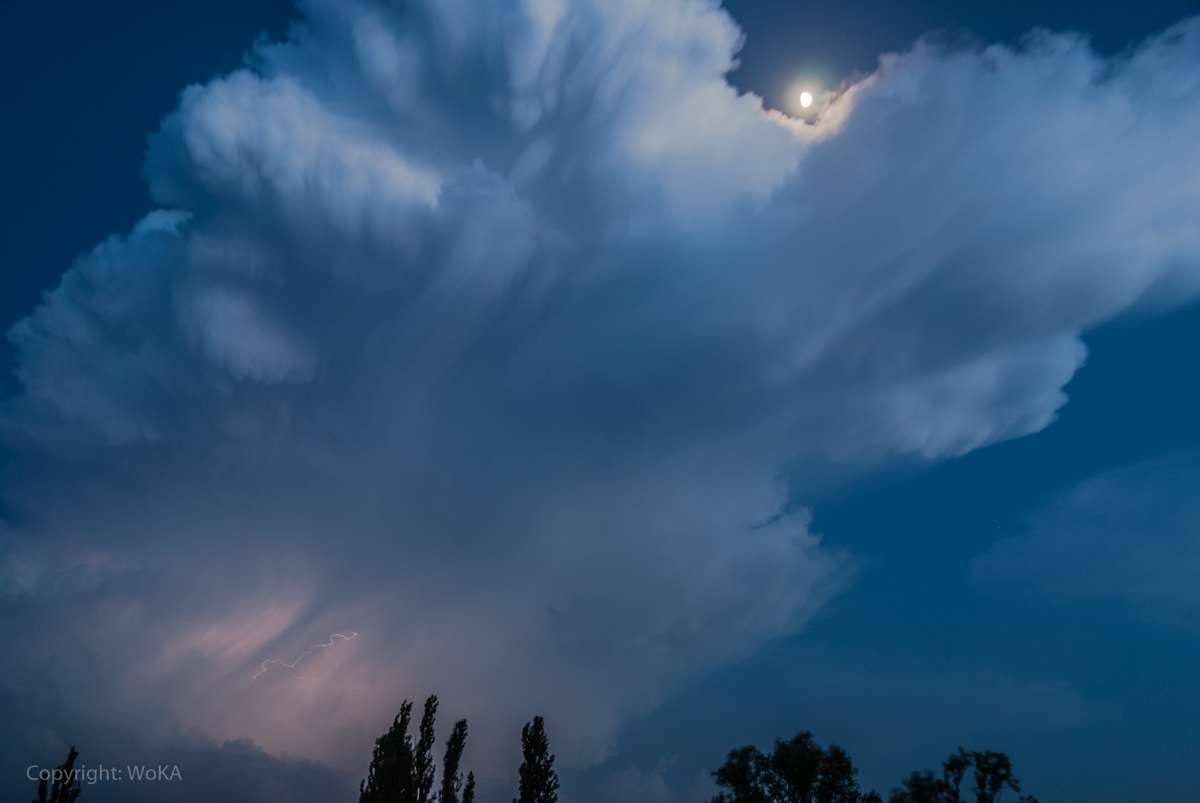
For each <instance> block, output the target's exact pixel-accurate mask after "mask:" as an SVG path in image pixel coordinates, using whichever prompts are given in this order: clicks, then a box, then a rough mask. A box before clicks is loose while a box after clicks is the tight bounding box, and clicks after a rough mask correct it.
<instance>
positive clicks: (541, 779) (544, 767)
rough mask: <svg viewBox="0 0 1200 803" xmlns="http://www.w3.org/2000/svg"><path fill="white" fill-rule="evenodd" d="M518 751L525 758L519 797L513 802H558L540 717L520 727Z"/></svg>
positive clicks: (546, 741) (522, 763) (551, 758)
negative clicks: (519, 750)
mask: <svg viewBox="0 0 1200 803" xmlns="http://www.w3.org/2000/svg"><path fill="white" fill-rule="evenodd" d="M521 752H522V753H523V754H524V757H525V760H524V761H522V762H521V769H520V775H521V785H520V787H519V792H520V797H517V798H515V799H514V800H513V803H558V775H557V774H556V773H555V772H554V756H553V755H551V754H550V740H549V739H547V738H546V727H545V722H544V721H543V720H542V718H541V717H534V718H533V722H531V723H526V724H525V727H523V728H521Z"/></svg>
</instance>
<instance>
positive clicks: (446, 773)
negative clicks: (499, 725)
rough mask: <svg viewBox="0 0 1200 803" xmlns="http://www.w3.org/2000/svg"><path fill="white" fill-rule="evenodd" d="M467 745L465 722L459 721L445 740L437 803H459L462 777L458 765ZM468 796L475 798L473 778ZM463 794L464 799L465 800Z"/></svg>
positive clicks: (472, 778)
mask: <svg viewBox="0 0 1200 803" xmlns="http://www.w3.org/2000/svg"><path fill="white" fill-rule="evenodd" d="M466 743H467V721H466V720H465V719H460V720H459V721H458V722H455V723H454V730H452V731H451V732H450V738H449V739H447V740H446V757H445V758H444V759H442V790H441V792H440V793H439V795H438V803H460V801H459V799H458V793H459V790H461V789H462V784H463V777H462V773H461V772H459V771H458V764H459V762H460V761H461V760H462V754H463V748H464V747H465V746H466ZM470 783H471V787H470V794H471V797H472V798H473V797H474V796H475V776H474V775H472V776H471V778H470ZM465 794H466V793H464V798H465Z"/></svg>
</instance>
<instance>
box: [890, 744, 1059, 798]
mask: <svg viewBox="0 0 1200 803" xmlns="http://www.w3.org/2000/svg"><path fill="white" fill-rule="evenodd" d="M972 767H974V768H975V769H974V772H973V777H974V781H975V787H974V788H973V789H972V790H971V791H972V792H973V793H974V795H975V803H1000V800H1001V796H1002V795H1003V793H1004V790H1005V789H1010V790H1012V792H1013V793H1020V791H1021V786H1020V783H1018V781H1017V779H1016V778H1015V777H1014V776H1013V774H1012V762H1011V761H1010V760H1009V758H1008V756H1006V755H1005V754H1004V753H998V752H995V751H993V750H984V751H982V752H977V751H967V750H964V749H962V748H961V747H959V748H958V752H957V753H954V754H952V755H951V756H950V757H949V758H948V759H946V760H945V762H943V763H942V777H940V778H938V777H937V776H935V775H934V774H933V773H932V772H930V771H929V770H925V771H924V772H914V773H913V774H912V775H910V776H908V777H907V778H905V779H904V782H903V783H902V784H901V786H900V787H899V788H898V789H893V790H892V794H891V796H890V797H889V798H888V800H889V803H966V801H964V800H963V797H962V780H963V776H965V775H966V773H967V770H968V769H970V768H972ZM1015 803H1037V799H1036V798H1034V797H1033V796H1032V795H1023V796H1022V797H1020V798H1018V799H1017V800H1016V801H1015Z"/></svg>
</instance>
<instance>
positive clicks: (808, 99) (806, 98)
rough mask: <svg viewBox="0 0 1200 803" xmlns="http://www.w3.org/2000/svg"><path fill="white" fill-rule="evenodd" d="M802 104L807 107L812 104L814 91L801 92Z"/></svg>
mask: <svg viewBox="0 0 1200 803" xmlns="http://www.w3.org/2000/svg"><path fill="white" fill-rule="evenodd" d="M800 105H801V106H803V107H804V108H806V109H807V108H808V107H809V106H811V105H812V93H811V92H801V93H800Z"/></svg>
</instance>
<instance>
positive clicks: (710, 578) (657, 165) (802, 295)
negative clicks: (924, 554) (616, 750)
mask: <svg viewBox="0 0 1200 803" xmlns="http://www.w3.org/2000/svg"><path fill="white" fill-rule="evenodd" d="M303 10H304V12H305V18H304V20H303V22H300V23H298V24H297V25H296V26H295V27H294V29H293V31H292V32H291V35H290V37H289V39H288V40H287V41H286V42H282V43H275V44H260V45H258V46H257V47H256V48H255V49H254V50H253V51H252V53H251V55H250V56H249V57H248V59H247V65H248V66H247V67H246V68H244V69H240V70H238V71H236V72H233V73H231V74H229V75H226V76H223V77H219V78H215V79H214V80H212V81H210V82H209V83H207V84H205V85H202V86H199V85H198V86H191V87H188V88H187V89H185V90H184V91H183V94H182V97H181V101H180V104H179V107H178V109H177V110H176V111H175V112H174V113H172V114H171V115H170V116H168V117H167V118H166V119H165V120H164V121H163V124H162V127H161V130H160V131H159V132H158V133H156V134H154V135H153V136H152V137H151V140H150V147H149V151H148V156H147V160H146V167H145V175H146V178H147V180H148V181H149V184H150V187H151V190H152V193H153V196H154V198H155V200H156V202H157V203H158V204H159V205H160V207H161V208H160V209H159V210H156V211H153V212H151V213H150V214H149V215H147V217H146V218H145V219H143V220H142V221H141V222H139V223H138V224H137V225H136V226H134V228H133V229H132V231H131V232H130V233H129V234H128V235H127V236H124V237H118V236H114V237H112V238H110V239H109V240H107V241H105V242H104V243H102V244H100V245H99V246H97V247H96V249H95V250H94V251H92V252H91V253H90V254H87V255H85V256H83V257H81V258H80V259H79V260H78V262H77V263H76V264H75V265H74V266H73V267H72V268H71V269H70V270H69V271H68V272H67V273H66V274H65V275H64V277H63V281H62V284H61V286H60V287H59V288H58V289H56V290H54V291H53V292H51V293H49V294H47V296H46V297H45V300H44V303H43V304H42V306H40V307H39V308H38V309H36V310H34V311H33V312H32V313H31V314H30V316H29V317H28V318H26V319H25V320H23V321H21V322H20V323H19V324H18V325H17V326H15V327H14V328H13V330H12V331H11V333H10V335H9V336H10V338H11V339H12V340H13V342H14V343H15V344H16V346H17V348H18V366H17V377H18V379H19V381H20V383H21V388H22V390H21V391H20V392H19V393H18V394H17V395H15V396H14V397H12V398H10V399H8V400H7V401H5V402H4V406H3V412H2V413H0V426H2V432H3V439H4V442H5V444H6V446H7V449H8V451H9V453H10V461H9V468H8V472H7V474H6V475H5V480H4V494H5V498H6V500H7V501H8V504H9V505H10V507H11V508H12V509H13V510H15V511H18V512H19V520H14V521H10V522H9V525H8V530H7V531H6V534H5V539H6V542H7V544H8V547H7V551H6V553H5V556H4V563H3V569H2V571H3V574H2V578H3V580H2V582H3V585H2V586H0V593H2V594H3V595H4V596H3V600H4V607H3V612H4V613H3V616H4V618H5V620H6V621H9V622H16V621H18V620H19V621H20V622H21V623H22V624H21V626H20V627H12V628H9V629H10V630H11V631H13V632H14V633H16V636H15V642H16V644H18V645H19V648H18V649H15V650H9V651H6V653H5V655H4V657H3V658H0V666H3V668H4V675H5V677H7V678H12V681H11V689H13V690H14V691H11V692H9V693H10V694H13V695H19V696H20V698H21V699H22V700H27V701H33V702H25V703H22V704H21V705H22V706H25V708H23V709H22V712H21V714H20V717H19V718H21V721H23V722H26V723H27V728H26V731H25V732H23V733H21V734H16V735H15V739H16V740H18V741H19V742H22V743H24V744H35V743H38V740H39V739H42V740H43V741H44V740H45V739H49V738H51V736H50V735H47V734H46V733H44V731H45V728H46V727H47V726H46V724H45V723H47V722H55V723H57V725H56V726H55V727H58V728H61V729H62V730H64V731H66V732H70V731H71V729H75V730H84V729H94V730H95V731H97V732H99V731H104V730H105V729H107V730H112V731H114V732H116V731H119V732H120V733H122V734H129V733H136V734H140V735H139V736H137V737H136V738H138V739H142V740H151V739H153V738H157V736H156V735H163V738H166V739H170V738H176V737H172V736H170V734H172V733H177V732H178V729H179V728H183V729H185V730H186V729H187V728H190V727H197V728H199V729H201V730H202V731H204V732H205V733H208V734H210V735H212V736H213V737H216V738H222V739H224V738H239V737H250V738H253V739H255V740H256V741H257V742H258V744H260V745H263V746H264V747H265V748H266V749H267V750H268V751H271V752H273V753H278V752H281V751H285V750H286V751H288V752H289V753H290V754H292V755H296V754H299V755H303V756H307V757H311V758H314V759H318V760H321V761H324V762H327V763H330V764H333V765H335V766H340V767H342V768H345V769H349V770H354V771H360V770H359V769H358V768H359V767H362V766H365V765H364V761H365V757H366V756H367V754H368V749H369V744H370V741H371V739H372V738H373V736H374V735H376V734H377V733H378V732H379V731H381V729H382V728H383V727H384V724H385V721H386V720H389V719H390V716H391V714H392V713H394V710H395V709H396V708H397V706H398V703H399V700H400V699H401V698H402V697H408V698H410V699H412V698H415V697H420V696H422V695H424V694H427V693H429V692H437V693H439V694H440V695H441V696H442V698H443V700H444V701H445V710H446V715H447V716H452V715H453V716H457V715H467V716H470V717H471V721H472V740H473V741H472V746H471V748H470V749H471V751H472V752H471V753H470V755H469V756H468V758H469V759H470V761H471V763H473V765H474V766H476V767H478V768H480V770H481V772H482V774H484V775H488V776H490V777H493V778H498V779H501V780H503V779H505V778H507V773H510V772H511V767H510V764H512V751H513V745H511V744H510V743H511V742H512V741H513V739H512V732H513V729H514V727H519V725H520V723H521V722H523V721H524V720H525V719H527V718H528V717H529V716H531V715H532V714H534V713H542V714H545V715H546V716H547V718H548V720H549V721H551V722H553V723H554V737H555V741H556V745H555V746H556V750H557V752H558V753H559V754H560V758H561V759H562V760H564V761H567V762H568V763H573V764H575V765H586V764H588V763H590V762H595V761H598V760H600V759H602V758H603V757H604V755H605V754H606V751H607V750H609V749H610V748H611V746H612V744H613V742H614V739H615V738H616V734H617V733H618V731H619V728H620V726H621V724H622V722H623V721H625V720H626V719H627V718H628V717H630V716H632V715H636V714H639V713H642V712H645V711H647V710H649V709H650V708H652V707H653V706H654V705H656V703H657V702H658V701H659V700H661V699H662V697H663V695H665V694H668V693H669V692H670V690H671V689H672V686H673V684H674V683H677V682H678V681H679V680H680V679H682V678H685V677H687V676H689V675H692V674H695V673H697V672H701V671H703V670H704V669H706V668H710V667H713V666H716V665H719V664H722V663H727V662H730V661H735V660H737V659H739V658H740V657H743V656H745V655H747V654H749V653H750V652H751V651H753V650H754V649H755V648H756V647H757V646H758V645H761V644H762V643H764V642H765V641H766V640H769V639H771V638H773V637H777V636H780V635H784V634H787V633H791V632H795V631H796V630H797V629H798V628H800V627H802V626H803V624H804V623H805V621H806V620H807V619H809V618H810V617H811V616H812V615H813V614H814V613H815V612H816V611H818V610H819V609H820V608H821V607H822V605H823V604H824V603H825V602H827V601H828V600H829V599H830V598H831V597H832V596H833V595H835V594H836V593H837V592H838V591H839V589H841V588H844V587H845V585H846V583H848V582H850V581H851V579H852V576H853V571H854V562H853V558H852V556H851V555H849V554H848V553H846V552H845V551H843V550H840V549H837V548H834V547H831V546H828V545H824V544H822V542H821V539H820V537H819V536H818V535H816V534H814V533H812V532H810V530H809V527H808V521H809V519H808V517H807V514H806V512H805V511H803V510H801V509H799V508H797V507H796V506H795V505H794V504H792V503H790V502H789V499H790V498H791V497H789V489H788V488H787V487H785V483H784V482H783V480H782V479H781V477H782V476H783V475H782V471H783V468H784V466H785V465H788V466H791V467H792V471H793V472H794V475H795V476H796V477H801V478H803V477H804V476H817V475H820V474H823V473H829V472H834V473H837V472H844V473H850V474H852V473H853V472H856V471H860V470H863V469H866V468H869V467H871V466H875V465H879V464H881V463H884V462H886V461H889V460H895V459H900V458H904V457H905V456H914V457H917V458H919V459H923V460H938V459H944V458H949V457H954V456H958V455H962V454H965V453H967V452H969V451H971V450H973V449H976V448H978V447H980V446H984V445H986V444H990V443H995V442H998V441H1001V440H1005V439H1009V438H1014V437H1019V436H1022V435H1026V434H1029V433H1032V432H1036V431H1038V430H1040V429H1041V428H1043V427H1045V426H1047V425H1048V424H1049V423H1050V422H1051V421H1052V420H1053V418H1054V415H1055V411H1056V410H1057V409H1058V408H1059V407H1061V405H1062V404H1064V403H1065V401H1066V397H1065V395H1064V394H1063V391H1062V388H1063V386H1064V385H1065V384H1066V383H1067V382H1068V381H1069V380H1070V378H1071V377H1072V375H1073V374H1074V372H1075V371H1076V370H1077V369H1078V368H1079V367H1080V366H1081V365H1082V363H1083V361H1084V358H1085V349H1084V347H1083V345H1082V341H1081V340H1080V334H1081V332H1083V331H1085V330H1086V329H1088V328H1089V327H1093V326H1096V325H1098V324H1100V323H1103V322H1105V321H1108V320H1111V319H1113V318H1114V317H1117V316H1121V315H1129V314H1139V313H1144V312H1152V311H1156V310H1160V309H1163V308H1167V307H1171V306H1174V305H1179V304H1182V303H1184V302H1186V301H1189V300H1192V299H1194V298H1195V297H1196V296H1197V295H1198V294H1200V223H1198V221H1197V218H1196V215H1195V210H1196V209H1197V208H1200V149H1197V148H1196V147H1195V143H1196V142H1200V23H1198V22H1197V21H1195V20H1191V21H1185V22H1183V23H1181V24H1180V25H1178V26H1177V27H1176V28H1174V29H1172V30H1170V31H1168V32H1166V33H1165V34H1163V35H1161V36H1159V37H1157V38H1154V39H1151V40H1149V41H1147V42H1146V43H1144V44H1143V45H1142V46H1140V47H1139V48H1137V49H1136V50H1134V51H1131V52H1129V53H1126V54H1123V55H1121V56H1119V57H1117V58H1113V59H1103V58H1100V57H1098V56H1096V55H1095V54H1094V53H1093V52H1092V51H1091V50H1090V48H1089V46H1088V44H1087V42H1086V41H1084V40H1082V39H1080V38H1077V37H1074V36H1070V35H1051V34H1048V33H1036V32H1035V33H1033V34H1031V35H1030V36H1029V37H1028V39H1027V40H1026V41H1025V43H1024V44H1023V45H1022V47H1021V48H1020V49H1016V50H1014V49H1010V48H1005V47H999V46H996V47H990V48H987V49H975V50H971V49H966V50H958V49H945V48H941V47H938V46H935V45H933V44H929V43H919V44H918V45H916V46H915V47H914V49H912V50H911V51H910V52H907V53H904V54H899V55H889V56H885V57H884V58H882V59H881V63H880V67H879V69H878V71H877V72H875V73H874V74H872V75H870V76H866V77H864V78H862V79H861V80H859V81H858V82H857V83H854V84H853V85H848V86H846V87H844V88H843V89H842V90H840V91H839V92H838V93H837V94H836V96H835V97H834V98H833V100H832V102H831V105H830V106H829V108H828V109H827V110H826V111H825V113H824V116H823V118H822V119H821V120H819V121H818V122H817V123H816V124H815V125H809V124H804V123H802V122H799V121H795V120H792V119H790V118H787V117H786V116H784V115H782V114H780V113H778V112H774V111H769V110H765V109H764V108H763V107H762V104H761V102H760V101H759V100H758V99H757V98H756V97H754V96H753V95H749V94H743V95H738V93H737V92H736V91H735V90H734V89H733V88H732V87H730V86H729V85H728V83H727V82H726V80H725V76H726V74H727V73H728V72H729V71H730V70H731V69H733V68H734V67H735V64H736V62H735V55H736V52H737V49H738V47H739V44H740V43H739V36H740V33H739V30H738V28H737V26H736V25H735V23H734V22H733V21H732V20H731V19H730V18H729V17H728V16H727V15H726V14H725V13H724V12H723V11H722V10H721V9H720V8H718V7H717V6H715V5H713V4H712V3H709V2H700V1H699V0H665V1H663V2H655V3H648V2H641V1H639V0H619V1H618V2H598V1H597V2H589V1H588V0H575V1H574V2H568V1H567V0H562V1H561V2H554V1H553V0H527V1H526V2H517V0H513V1H512V2H490V3H489V2H482V0H479V1H473V0H458V1H456V2H441V3H434V2H425V3H411V4H405V5H404V6H402V7H398V6H397V5H394V4H385V3H373V2H336V3H335V2H331V1H329V0H311V2H306V3H305V4H304V5H303ZM799 481H800V482H803V480H799ZM792 490H793V491H796V490H797V489H792ZM802 492H803V489H799V490H798V493H799V494H800V495H802ZM346 630H353V631H357V632H358V634H359V635H358V637H357V638H356V639H355V640H354V641H352V642H345V643H339V644H337V645H336V647H335V648H331V649H329V650H325V651H323V652H320V653H314V655H313V657H312V662H311V664H310V666H309V668H308V670H306V671H303V672H301V671H300V670H299V669H297V670H296V672H294V673H292V674H289V673H288V670H284V669H280V671H278V672H276V670H275V668H272V669H271V670H270V671H269V672H268V673H266V674H264V675H263V676H262V677H260V678H258V679H257V680H254V681H251V677H252V675H253V674H254V672H256V671H257V669H258V667H259V666H260V664H261V662H262V661H264V660H267V659H270V658H277V657H281V658H283V659H285V660H288V661H290V660H292V658H294V657H295V656H297V655H299V654H300V653H302V652H303V651H304V650H305V649H307V648H308V647H310V646H311V645H313V644H317V643H321V642H323V641H325V640H328V638H329V634H330V633H334V632H339V631H346ZM306 660H307V659H306ZM63 666H68V667H70V669H69V671H68V670H64V669H62V667H63ZM47 667H51V668H52V669H53V668H54V667H58V669H53V671H51V670H48V669H47ZM34 689H36V690H37V693H36V694H33V693H32V692H31V690H34ZM14 699H15V698H14ZM14 705H15V703H14ZM173 729H174V730H173ZM39 734H40V735H39ZM58 737H59V738H63V739H69V738H72V737H71V736H69V735H66V734H65V733H63V734H59V735H58ZM122 738H125V737H122ZM128 738H130V739H133V738H135V737H132V736H130V737H128ZM179 738H182V737H179ZM194 738H199V737H194ZM512 766H515V765H512Z"/></svg>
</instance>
